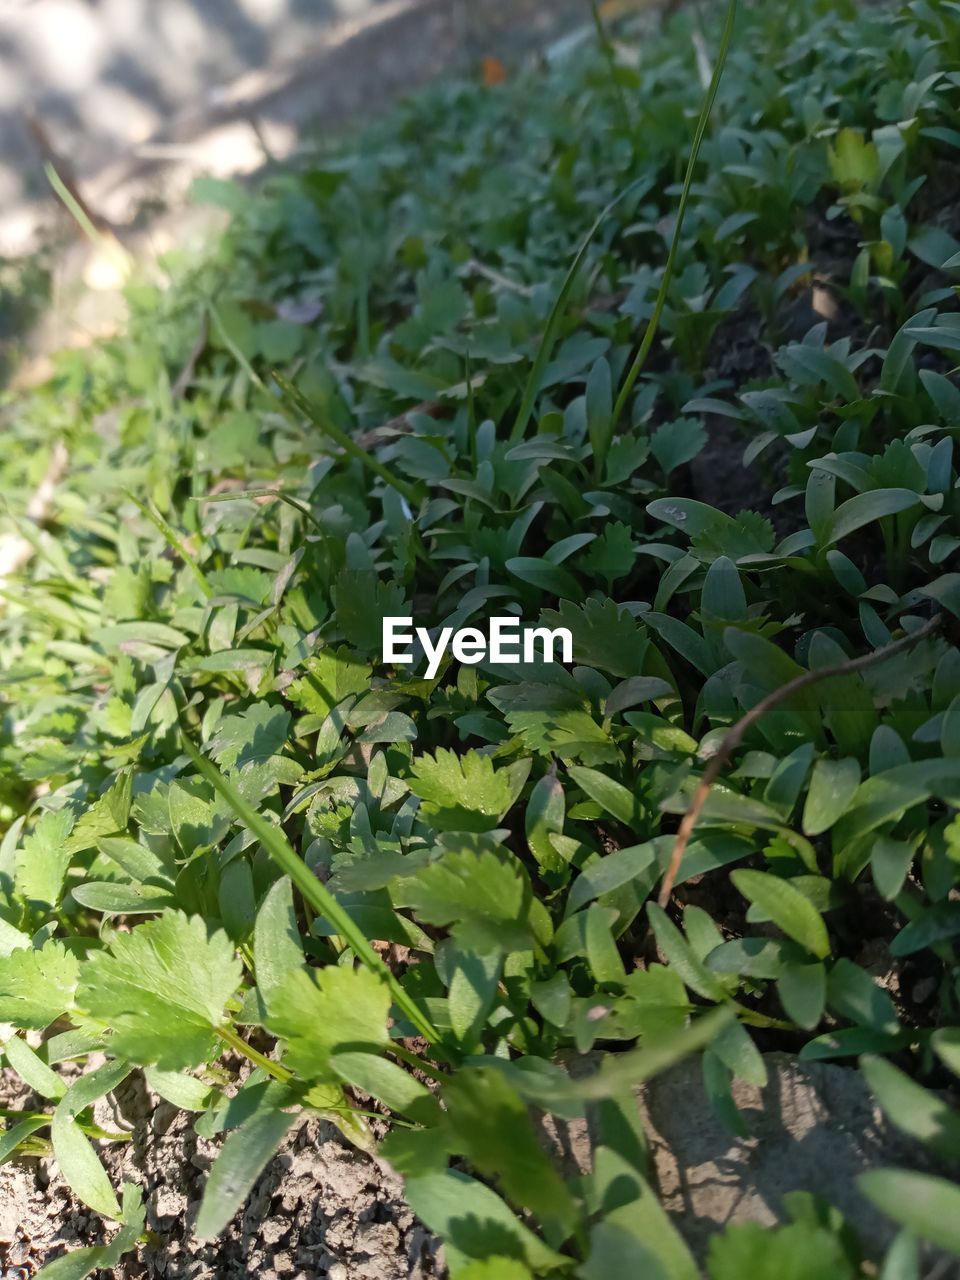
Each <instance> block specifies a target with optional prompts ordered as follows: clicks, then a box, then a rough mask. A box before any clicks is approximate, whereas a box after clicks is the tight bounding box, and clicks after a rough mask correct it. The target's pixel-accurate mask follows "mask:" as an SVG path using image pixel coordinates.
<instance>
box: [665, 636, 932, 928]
mask: <svg viewBox="0 0 960 1280" xmlns="http://www.w3.org/2000/svg"><path fill="white" fill-rule="evenodd" d="M942 621H943V618H942V615H941V614H939V613H938V614H937V615H936V616H935V617H933V618H931V619H930V621H929V622H925V623H924V624H923V626H922V627H918V628H917V630H916V631H911V632H910V634H909V635H907V636H903V637H902V638H901V639H900V640H894V641H892V642H891V643H890V644H888V645H884V646H883V648H882V649H874V650H873V651H872V653H865V654H863V655H862V657H859V658H851V659H850V661H849V662H840V663H837V664H836V666H832V667H818V668H817V669H816V670H815V671H804V673H803V674H802V675H799V676H797V677H796V679H795V680H790V681H788V682H787V684H785V685H781V686H780V688H779V689H774V691H773V693H768V694H767V696H766V697H765V698H762V699H761V700H760V701H759V702H758V703H757V705H756V706H755V707H751V708H750V710H749V711H748V712H747V713H746V715H744V716H741V717H740V719H739V720H738V721H737V722H736V724H734V725H732V726H731V727H730V728H729V729H728V730H727V732H726V734H725V735H724V737H723V739H722V741H721V743H720V746H719V747H718V748H717V752H716V754H715V755H714V756H712V757H711V758H710V761H709V763H708V764H707V767H706V768H705V769H704V771H703V775H702V777H701V778H700V782H699V783H698V785H697V789H696V791H695V792H694V793H693V799H692V800H691V801H690V805H689V807H688V808H687V811H686V813H685V814H684V815H683V821H682V822H681V823H680V828H679V830H678V831H677V835H676V839H675V840H674V842H673V850H672V852H671V854H670V863H669V865H668V867H667V870H666V874H665V875H664V877H663V883H662V884H661V886H660V894H659V897H658V898H657V901H658V903H659V905H660V906H661V907H662V908H664V909H666V907H667V905H668V903H669V902H670V895H671V894H672V893H673V886H674V884H675V883H676V879H677V874H678V872H679V870H680V863H681V862H682V861H683V855H684V852H685V851H686V848H687V844H688V843H689V841H690V836H691V835H692V834H693V828H694V827H695V826H696V824H697V819H698V818H699V817H700V814H701V812H702V811H703V806H704V805H705V804H706V803H707V798H708V796H709V795H710V791H711V788H712V787H713V784H714V783H715V782H716V781H717V779H718V778H719V777H720V774H721V773H722V772H723V770H724V768H725V766H726V764H727V762H728V761H729V759H730V757H731V756H732V755H733V753H734V751H736V749H737V747H738V746H739V745H740V743H741V741H742V740H743V737H744V735H745V734H746V732H747V730H748V729H751V728H753V726H754V725H755V724H756V723H757V721H758V720H761V719H763V717H764V716H765V715H766V714H767V712H768V711H772V710H773V709H774V707H778V706H779V705H780V704H781V703H782V702H786V701H787V699H788V698H792V697H793V695H794V694H795V693H799V692H800V690H801V689H806V688H807V687H808V686H809V685H812V684H817V683H818V682H819V681H820V680H829V679H831V678H832V677H834V676H848V675H853V674H854V673H855V672H857V671H862V670H863V669H864V667H871V666H873V665H874V664H875V663H877V662H884V661H885V660H886V659H887V658H892V657H893V655H894V654H895V653H900V652H901V650H903V649H908V648H909V647H910V646H911V645H914V644H916V643H917V642H918V641H919V640H923V639H924V638H925V637H926V636H929V635H932V634H933V633H934V631H936V630H937V629H938V627H939V626H940V624H941V622H942Z"/></svg>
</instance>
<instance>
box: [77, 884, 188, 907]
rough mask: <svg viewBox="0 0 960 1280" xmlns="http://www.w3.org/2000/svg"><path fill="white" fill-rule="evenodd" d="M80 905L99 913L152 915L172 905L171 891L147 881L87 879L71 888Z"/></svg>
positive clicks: (173, 901) (172, 896) (173, 899)
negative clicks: (142, 882)
mask: <svg viewBox="0 0 960 1280" xmlns="http://www.w3.org/2000/svg"><path fill="white" fill-rule="evenodd" d="M72 892H73V897H74V899H75V900H76V901H77V902H79V903H80V905H81V906H82V907H89V908H90V910H91V911H99V912H100V913H101V914H102V915H105V916H110V915H114V916H117V915H128V916H133V915H153V914H154V913H155V912H157V911H163V910H164V908H165V907H171V906H173V905H174V903H175V901H176V899H175V897H174V895H173V894H172V893H169V892H168V891H166V890H164V889H160V888H158V887H157V886H156V885H149V884H115V883H114V882H113V881H110V880H104V881H97V880H90V881H88V882H87V883H86V884H80V885H77V886H76V888H75V889H74V890H73V891H72Z"/></svg>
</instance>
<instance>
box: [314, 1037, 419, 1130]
mask: <svg viewBox="0 0 960 1280" xmlns="http://www.w3.org/2000/svg"><path fill="white" fill-rule="evenodd" d="M330 1066H331V1069H332V1070H333V1071H334V1072H335V1073H336V1075H337V1076H339V1078H340V1079H341V1080H343V1081H345V1082H346V1083H347V1084H351V1085H353V1086H354V1087H355V1088H357V1089H360V1090H362V1091H363V1092H364V1093H369V1094H370V1096H371V1097H373V1098H378V1099H379V1100H380V1101H381V1102H382V1103H383V1104H384V1105H385V1106H387V1107H389V1108H390V1110H391V1111H396V1112H398V1113H399V1114H400V1115H406V1116H410V1118H411V1119H413V1120H418V1121H420V1122H421V1123H424V1124H426V1123H428V1122H430V1121H433V1122H435V1121H436V1120H437V1119H438V1117H439V1107H438V1104H437V1101H436V1099H435V1098H434V1096H433V1094H432V1093H431V1092H430V1090H429V1089H428V1088H426V1086H425V1085H422V1084H421V1083H420V1082H419V1080H414V1078H413V1076H412V1075H411V1074H410V1073H409V1071H404V1069H403V1067H401V1066H398V1065H397V1063H395V1062H391V1061H390V1060H389V1059H388V1058H381V1057H378V1056H377V1055H376V1054H373V1053H362V1052H360V1051H359V1050H349V1049H345V1050H334V1052H333V1053H331V1055H330Z"/></svg>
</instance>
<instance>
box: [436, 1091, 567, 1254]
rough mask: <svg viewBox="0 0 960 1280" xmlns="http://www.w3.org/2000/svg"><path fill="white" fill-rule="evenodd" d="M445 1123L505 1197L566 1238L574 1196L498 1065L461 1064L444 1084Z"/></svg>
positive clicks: (469, 1156) (459, 1147)
mask: <svg viewBox="0 0 960 1280" xmlns="http://www.w3.org/2000/svg"><path fill="white" fill-rule="evenodd" d="M443 1097H444V1100H445V1102H446V1121H447V1125H448V1126H449V1129H450V1130H451V1132H452V1134H453V1140H454V1142H455V1144H456V1149H457V1150H458V1151H460V1152H462V1153H463V1154H464V1155H466V1156H467V1157H468V1159H469V1161H470V1163H471V1165H472V1166H473V1167H474V1168H475V1169H477V1170H478V1171H479V1172H480V1173H482V1174H485V1175H486V1176H488V1177H493V1178H496V1179H497V1182H498V1183H499V1185H500V1186H501V1188H502V1189H503V1191H504V1193H505V1194H506V1195H507V1197H508V1198H509V1199H510V1200H512V1201H513V1202H514V1204H516V1205H520V1206H523V1207H525V1208H529V1209H531V1210H532V1211H533V1213H534V1214H535V1215H536V1216H537V1217H538V1218H539V1219H540V1221H541V1222H542V1223H543V1224H544V1226H545V1227H546V1228H547V1229H548V1230H556V1231H558V1232H559V1233H560V1235H561V1237H565V1236H566V1235H567V1234H569V1232H570V1231H571V1230H572V1229H573V1226H574V1224H575V1222H576V1218H577V1213H576V1209H575V1206H574V1202H573V1198H572V1196H571V1195H570V1192H569V1191H568V1190H567V1187H566V1186H565V1184H564V1182H563V1180H562V1179H561V1177H560V1175H559V1174H558V1173H557V1171H556V1170H555V1169H554V1167H553V1165H552V1164H551V1163H550V1161H549V1159H548V1158H547V1156H546V1154H545V1153H544V1150H543V1147H542V1146H541V1145H540V1143H539V1141H538V1140H537V1136H536V1134H535V1132H534V1129H533V1126H532V1124H531V1121H530V1117H529V1113H528V1111H527V1107H526V1104H525V1103H524V1102H523V1101H522V1100H521V1099H520V1097H519V1096H518V1095H517V1094H516V1093H515V1092H514V1090H513V1089H512V1088H511V1087H510V1085H509V1084H508V1083H507V1082H506V1080H505V1079H504V1077H503V1075H502V1074H501V1073H500V1072H499V1071H497V1070H496V1069H494V1068H490V1067H484V1068H471V1067H465V1068H461V1069H460V1070H459V1071H457V1072H456V1074H455V1075H454V1076H453V1077H452V1078H451V1079H450V1080H449V1081H448V1082H447V1083H446V1084H445V1085H444V1087H443Z"/></svg>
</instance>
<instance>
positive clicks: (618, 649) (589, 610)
mask: <svg viewBox="0 0 960 1280" xmlns="http://www.w3.org/2000/svg"><path fill="white" fill-rule="evenodd" d="M541 620H542V623H543V624H544V625H546V626H548V627H550V628H554V627H566V628H567V629H568V630H569V632H570V635H571V636H572V638H573V658H574V661H575V662H577V663H581V664H582V665H583V666H586V667H596V668H598V669H599V670H601V671H608V672H610V674H611V675H615V676H635V675H639V674H640V671H641V669H642V667H643V659H644V655H645V654H646V651H647V646H648V644H649V641H648V639H647V636H646V635H645V634H644V632H643V631H642V629H641V628H640V627H639V626H638V625H637V623H636V622H635V621H634V619H633V618H632V617H631V616H630V614H629V613H628V612H627V610H626V609H622V608H621V607H620V606H619V605H617V604H615V603H614V601H613V600H604V601H602V602H601V601H599V600H587V601H586V602H585V603H584V604H583V605H577V604H572V603H571V602H570V601H569V600H561V602H560V607H559V609H557V610H553V609H545V610H544V611H543V613H542V615H541Z"/></svg>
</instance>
